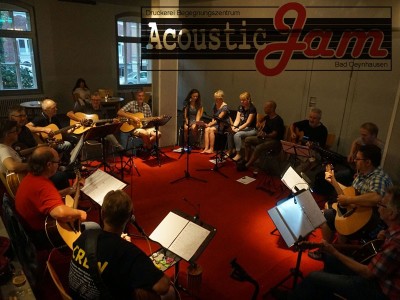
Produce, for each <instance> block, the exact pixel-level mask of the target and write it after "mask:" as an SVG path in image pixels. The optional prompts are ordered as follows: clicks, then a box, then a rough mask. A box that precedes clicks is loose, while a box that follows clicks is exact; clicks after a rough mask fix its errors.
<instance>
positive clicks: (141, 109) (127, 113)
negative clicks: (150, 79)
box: [117, 90, 161, 149]
mask: <svg viewBox="0 0 400 300" xmlns="http://www.w3.org/2000/svg"><path fill="white" fill-rule="evenodd" d="M135 99H136V100H133V101H131V102H129V103H128V104H126V105H125V106H124V107H122V108H121V109H120V110H119V111H118V113H117V114H118V116H120V117H124V118H128V119H131V120H133V121H134V122H135V123H136V124H139V125H138V126H137V127H136V128H134V129H133V131H132V134H133V135H135V136H138V137H140V138H141V139H143V143H144V147H145V148H147V149H151V148H152V147H153V144H154V143H155V141H156V132H155V129H154V127H151V128H140V124H141V119H140V118H138V117H137V116H135V115H134V114H137V113H142V114H143V117H144V118H151V116H152V113H151V108H150V106H149V105H148V104H147V103H145V102H144V91H143V90H139V91H137V92H136V94H135ZM160 137H161V132H160V131H158V139H160Z"/></svg>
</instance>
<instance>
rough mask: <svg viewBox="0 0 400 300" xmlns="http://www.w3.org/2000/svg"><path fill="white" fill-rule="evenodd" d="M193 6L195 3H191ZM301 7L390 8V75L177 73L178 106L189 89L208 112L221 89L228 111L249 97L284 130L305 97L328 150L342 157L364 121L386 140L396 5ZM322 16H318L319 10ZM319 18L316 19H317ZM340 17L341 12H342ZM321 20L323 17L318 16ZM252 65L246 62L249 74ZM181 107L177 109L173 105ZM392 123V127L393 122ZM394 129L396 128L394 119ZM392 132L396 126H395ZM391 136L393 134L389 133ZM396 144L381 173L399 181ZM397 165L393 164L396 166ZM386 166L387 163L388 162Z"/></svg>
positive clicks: (186, 64)
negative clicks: (330, 136) (317, 115)
mask: <svg viewBox="0 0 400 300" xmlns="http://www.w3.org/2000/svg"><path fill="white" fill-rule="evenodd" d="M195 2H196V1H195ZM287 2H289V1H273V0H270V1H249V2H248V3H246V4H245V5H246V6H257V5H259V6H265V5H280V4H283V3H287ZM298 2H300V3H302V4H303V5H333V6H335V5H357V6H362V5H365V6H371V5H377V6H378V5H379V6H385V5H389V6H393V28H394V32H393V41H392V42H393V51H392V53H393V60H392V71H384V72H376V71H375V72H374V71H367V72H365V71H364V72H356V71H354V72H351V71H342V72H337V71H324V72H320V71H313V64H312V61H310V63H309V65H308V69H307V70H305V71H301V72H290V71H285V72H283V73H281V74H279V75H277V76H275V77H265V76H263V75H262V74H260V73H258V72H256V71H254V72H240V71H235V72H233V71H232V72H228V71H226V72H207V71H192V72H188V71H186V72H180V73H179V99H180V102H182V101H183V99H184V98H185V96H186V94H187V92H188V91H189V90H190V89H191V88H197V89H199V90H200V92H201V93H202V99H203V102H204V103H203V104H204V106H205V109H206V111H208V112H210V111H211V107H212V105H213V98H212V94H213V92H214V91H215V90H216V89H223V90H224V92H225V95H226V99H227V101H228V104H229V105H230V107H231V108H234V109H236V107H237V106H238V105H239V104H240V102H239V94H240V93H241V92H243V91H245V90H246V91H249V92H250V93H251V95H252V99H253V101H254V102H255V105H256V107H257V110H258V111H260V112H262V106H263V103H264V102H265V101H266V100H269V99H274V100H275V101H277V103H278V113H279V114H280V115H281V116H282V118H283V119H284V121H285V123H286V124H290V123H292V122H294V121H296V120H299V119H302V118H305V117H306V115H307V111H308V102H309V99H310V97H316V101H317V104H316V106H317V107H319V108H321V109H322V111H323V117H322V121H323V123H324V124H325V125H326V126H327V127H328V130H329V132H330V133H334V134H336V143H335V146H334V147H333V150H337V151H338V152H340V153H342V154H344V155H346V154H347V152H348V151H349V148H350V145H351V142H352V140H353V139H354V138H355V137H356V136H357V135H358V129H359V126H360V125H361V124H362V123H364V122H367V121H371V122H374V123H376V124H377V125H378V126H379V128H380V133H379V137H380V138H381V139H382V140H387V139H388V138H389V137H388V133H389V132H388V130H389V124H390V120H391V118H390V117H391V114H392V110H393V107H394V104H395V98H396V92H397V89H398V85H399V78H400V76H399V75H400V59H399V58H398V56H397V55H396V53H399V50H400V49H399V47H400V36H399V28H400V18H399V16H400V13H399V12H400V2H398V1H379V0H377V1H356V2H354V3H349V2H348V1H333V0H332V1H306V0H304V1H298ZM192 5H194V6H196V5H202V6H208V5H210V6H235V5H238V6H241V5H243V2H240V1H228V0H216V1H210V2H204V1H198V2H197V3H193V4H192ZM321 11H322V12H323V10H321ZM322 12H321V15H322ZM344 13H345V12H344ZM322 16H323V15H322ZM232 63H234V62H232V61H224V62H221V61H217V62H216V64H221V65H225V66H228V65H229V64H232ZM196 64H198V65H197V67H200V65H201V63H199V62H198V61H197V62H190V61H184V60H181V61H180V62H179V69H180V70H185V69H195V68H196ZM252 65H253V68H254V63H253V62H252V61H250V62H248V66H249V68H250V69H251V67H252ZM179 104H180V105H181V103H179ZM396 121H397V122H396ZM394 123H395V124H398V123H399V119H398V116H397V114H396V119H395V122H394ZM396 129H398V128H397V126H396ZM393 134H395V135H397V134H398V131H396V130H395V129H394V130H393ZM399 141H400V140H399V139H398V138H397V139H395V138H393V137H392V139H391V142H390V148H389V149H390V150H389V151H388V156H387V158H386V161H385V162H384V168H385V170H386V171H387V172H388V173H389V174H390V175H391V176H392V177H393V178H394V180H395V181H397V182H398V181H400V176H399V175H400V174H399V171H398V170H399V167H398V164H393V163H392V162H393V159H394V157H393V156H398V154H396V151H394V148H397V147H398V145H399ZM398 160H399V159H397V161H398ZM389 161H390V162H389Z"/></svg>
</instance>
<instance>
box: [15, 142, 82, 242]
mask: <svg viewBox="0 0 400 300" xmlns="http://www.w3.org/2000/svg"><path fill="white" fill-rule="evenodd" d="M59 163H60V157H59V155H58V153H57V151H56V150H54V149H53V148H50V147H39V148H37V149H35V151H34V152H33V153H32V155H31V157H30V159H29V162H28V167H29V173H28V174H27V175H26V176H25V177H24V178H23V179H22V181H21V183H20V185H19V187H18V190H17V194H16V196H15V209H16V211H17V213H18V215H19V216H20V218H21V221H22V223H23V225H24V228H25V230H26V231H27V232H28V234H29V235H30V237H32V240H33V243H34V244H35V246H36V247H37V248H38V249H44V248H49V247H50V243H49V242H48V239H47V237H46V234H45V220H46V217H47V216H48V215H50V216H51V217H53V218H54V219H56V220H60V221H62V222H69V221H75V220H80V221H85V220H86V212H85V211H83V210H79V209H74V208H71V207H68V206H67V205H65V204H64V202H63V200H62V198H61V195H60V193H59V192H58V191H57V189H56V187H55V186H54V184H53V183H52V182H51V181H50V179H49V178H50V177H51V176H53V175H54V174H55V173H56V172H57V169H58V165H59ZM76 184H77V183H75V184H74V186H73V187H71V192H74V190H75V189H76Z"/></svg>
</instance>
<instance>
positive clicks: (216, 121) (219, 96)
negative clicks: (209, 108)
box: [200, 90, 230, 154]
mask: <svg viewBox="0 0 400 300" xmlns="http://www.w3.org/2000/svg"><path fill="white" fill-rule="evenodd" d="M214 99H215V104H214V107H213V116H214V118H213V119H212V121H211V122H209V123H208V124H207V125H206V128H205V134H204V150H203V151H202V152H200V153H207V154H210V153H214V143H215V134H216V133H217V132H219V133H224V132H225V128H229V127H230V118H229V108H228V104H226V103H225V102H224V92H223V91H222V90H218V91H216V92H215V93H214Z"/></svg>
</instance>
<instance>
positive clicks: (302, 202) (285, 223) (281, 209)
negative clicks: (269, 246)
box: [268, 190, 326, 293]
mask: <svg viewBox="0 0 400 300" xmlns="http://www.w3.org/2000/svg"><path fill="white" fill-rule="evenodd" d="M278 203H279V204H278V205H277V206H275V207H273V208H271V209H270V210H268V214H269V216H270V217H271V219H272V221H273V222H274V224H275V226H276V228H277V229H278V230H279V232H280V234H281V236H282V238H283V239H284V241H285V242H286V245H287V246H288V248H290V247H292V246H297V245H298V243H299V242H301V241H303V240H304V239H305V238H306V237H307V236H308V235H309V234H310V233H311V232H312V231H314V230H315V229H316V228H318V227H319V226H321V224H323V223H324V222H325V221H326V220H325V217H324V215H323V213H322V212H321V210H320V208H319V207H318V205H317V203H316V202H315V200H314V198H313V196H312V195H311V192H310V190H301V191H299V192H298V193H296V194H294V195H292V196H289V197H288V198H286V199H283V200H281V201H279V202H278ZM302 254H303V249H302V248H301V247H300V248H299V251H298V254H297V261H296V266H295V268H291V269H290V273H289V275H288V276H286V277H285V278H284V279H282V280H281V281H280V282H279V283H278V284H277V285H275V286H274V287H273V288H272V289H271V290H270V291H269V293H270V292H272V291H273V290H274V289H277V288H278V287H279V286H281V285H282V284H284V283H285V282H286V281H287V280H289V279H290V278H292V277H293V286H292V288H293V289H294V288H296V285H297V279H298V278H299V277H301V278H302V277H303V274H302V273H301V271H300V264H301V256H302Z"/></svg>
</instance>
